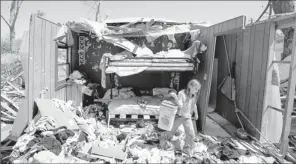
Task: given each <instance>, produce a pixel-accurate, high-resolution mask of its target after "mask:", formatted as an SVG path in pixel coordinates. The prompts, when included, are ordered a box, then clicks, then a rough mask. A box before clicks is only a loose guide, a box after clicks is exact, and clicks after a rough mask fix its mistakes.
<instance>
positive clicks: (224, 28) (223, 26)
mask: <svg viewBox="0 0 296 164" xmlns="http://www.w3.org/2000/svg"><path fill="white" fill-rule="evenodd" d="M227 26H228V22H227V21H226V22H223V23H222V29H221V31H220V32H225V31H227V30H228V27H227Z"/></svg>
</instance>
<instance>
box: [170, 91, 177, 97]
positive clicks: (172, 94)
mask: <svg viewBox="0 0 296 164" xmlns="http://www.w3.org/2000/svg"><path fill="white" fill-rule="evenodd" d="M169 95H171V96H172V97H175V96H177V94H176V91H174V90H170V91H169Z"/></svg>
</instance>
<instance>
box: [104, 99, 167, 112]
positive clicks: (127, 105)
mask: <svg viewBox="0 0 296 164" xmlns="http://www.w3.org/2000/svg"><path fill="white" fill-rule="evenodd" d="M137 100H145V101H146V102H147V104H146V108H141V107H140V106H139V105H138V103H137ZM162 101H163V98H162V97H157V96H153V97H152V96H145V97H135V98H132V99H128V100H112V101H111V103H110V104H109V106H108V111H109V114H125V115H130V114H133V115H155V116H158V115H159V110H160V105H161V102H162Z"/></svg>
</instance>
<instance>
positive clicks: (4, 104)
mask: <svg viewBox="0 0 296 164" xmlns="http://www.w3.org/2000/svg"><path fill="white" fill-rule="evenodd" d="M1 106H2V108H4V109H6V110H7V111H8V112H10V113H11V114H13V115H14V116H16V115H17V112H16V111H15V110H13V109H11V108H10V107H9V106H8V104H7V103H5V102H1Z"/></svg>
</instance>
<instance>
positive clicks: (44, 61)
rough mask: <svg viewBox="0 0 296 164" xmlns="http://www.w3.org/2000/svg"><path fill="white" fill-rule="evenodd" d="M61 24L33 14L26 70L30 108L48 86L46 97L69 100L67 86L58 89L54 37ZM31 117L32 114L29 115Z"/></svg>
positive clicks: (28, 107)
mask: <svg viewBox="0 0 296 164" xmlns="http://www.w3.org/2000/svg"><path fill="white" fill-rule="evenodd" d="M59 28H60V26H59V25H57V24H55V23H53V22H50V21H48V20H45V19H43V18H40V17H38V16H36V15H32V16H31V20H30V30H29V49H28V60H27V66H28V67H26V70H25V71H24V73H25V77H28V78H26V91H25V92H26V100H27V106H26V108H27V109H28V110H31V109H32V108H33V103H34V99H35V98H38V97H39V94H40V92H41V91H42V90H43V89H44V88H45V87H47V88H48V89H49V90H48V92H47V94H46V98H50V99H51V98H59V99H61V100H67V98H66V88H65V87H64V88H61V89H59V90H56V86H55V81H56V78H57V77H56V63H57V58H56V53H57V46H56V43H55V42H54V40H53V39H54V37H55V36H56V35H57V32H58V30H59ZM29 117H31V116H29Z"/></svg>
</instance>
